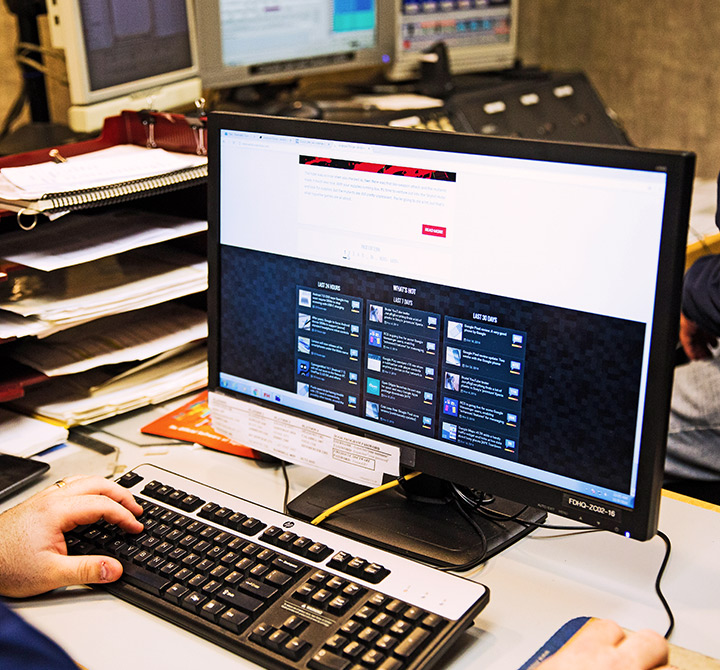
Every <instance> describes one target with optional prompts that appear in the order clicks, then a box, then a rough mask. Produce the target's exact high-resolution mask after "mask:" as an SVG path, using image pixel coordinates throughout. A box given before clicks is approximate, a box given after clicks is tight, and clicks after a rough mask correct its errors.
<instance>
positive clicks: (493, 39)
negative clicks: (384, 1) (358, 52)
mask: <svg viewBox="0 0 720 670" xmlns="http://www.w3.org/2000/svg"><path fill="white" fill-rule="evenodd" d="M394 2H395V50H394V57H393V64H392V68H391V69H390V71H389V73H388V76H389V77H390V78H391V79H412V78H416V77H418V76H419V75H420V73H421V63H422V60H423V58H426V56H425V54H427V53H428V52H430V51H432V50H433V48H434V47H435V45H436V44H438V43H439V42H442V43H443V44H444V45H445V48H446V50H447V58H448V61H449V62H448V67H449V71H450V73H451V74H464V73H470V72H481V71H487V70H503V69H507V68H509V67H512V66H513V65H514V64H515V61H516V59H517V14H518V2H517V0H394Z"/></svg>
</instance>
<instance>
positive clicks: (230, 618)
mask: <svg viewBox="0 0 720 670" xmlns="http://www.w3.org/2000/svg"><path fill="white" fill-rule="evenodd" d="M249 620H250V617H249V616H248V615H247V614H245V613H243V612H239V611H238V610H236V609H235V608H234V607H231V608H230V609H227V610H225V611H224V612H223V613H222V615H221V616H220V619H219V622H220V625H221V626H222V627H223V628H226V629H227V630H229V631H231V632H233V633H239V632H240V628H241V627H242V626H243V625H245V624H246V623H247V622H248V621H249Z"/></svg>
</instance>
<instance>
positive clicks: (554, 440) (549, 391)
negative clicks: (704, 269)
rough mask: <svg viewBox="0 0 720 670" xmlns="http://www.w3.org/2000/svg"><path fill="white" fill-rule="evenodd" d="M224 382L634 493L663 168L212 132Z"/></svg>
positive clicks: (429, 444)
mask: <svg viewBox="0 0 720 670" xmlns="http://www.w3.org/2000/svg"><path fill="white" fill-rule="evenodd" d="M220 163H221V166H222V169H221V171H220V202H219V207H220V209H219V220H220V229H219V241H220V258H219V273H220V276H219V301H220V310H219V314H220V316H219V327H218V330H219V337H220V341H219V382H220V383H219V385H220V387H222V388H225V389H228V390H231V391H233V392H235V393H237V394H240V396H248V397H256V398H261V399H263V400H265V401H269V402H270V403H273V404H276V405H277V406H278V407H280V406H283V407H288V408H292V409H295V410H300V411H302V412H305V413H307V414H309V415H311V416H314V417H319V418H323V419H329V420H331V421H333V422H336V423H338V424H341V425H345V426H349V427H354V428H357V429H361V430H364V431H368V432H370V433H372V434H374V435H375V436H381V437H382V436H384V437H386V438H392V439H394V440H400V441H403V442H405V443H409V444H412V445H417V446H420V447H422V448H425V449H430V450H434V451H436V452H438V453H441V454H448V455H452V456H455V457H459V458H462V459H465V460H467V461H468V462H471V463H477V464H483V465H487V466H490V467H492V468H496V469H500V470H504V471H507V472H509V473H513V474H516V475H520V476H523V477H527V478H529V479H532V480H535V481H538V482H542V483H546V484H550V485H556V486H559V487H562V488H565V489H567V490H569V491H575V492H578V493H581V494H583V495H587V496H591V497H594V498H597V499H599V500H604V501H607V502H609V503H612V504H614V505H621V506H626V507H630V508H631V507H632V506H633V501H634V498H635V482H636V475H637V467H638V459H639V448H640V437H641V436H640V433H641V419H642V415H643V402H644V397H645V393H644V391H645V384H646V377H647V367H648V351H649V344H650V332H651V328H652V318H653V308H654V302H655V289H656V277H657V263H658V252H659V245H660V231H661V229H662V225H661V222H662V217H663V207H664V198H665V185H666V184H665V182H666V176H665V175H664V174H663V173H662V172H653V171H641V170H627V169H617V168H608V167H597V166H587V165H575V164H565V163H552V162H543V161H533V160H526V159H512V158H503V157H494V156H485V155H476V154H464V153H452V152H446V151H431V150H426V149H413V148H403V147H392V146H381V145H373V144H361V143H354V142H347V141H331V140H324V139H317V138H315V139H313V138H307V139H306V138H302V137H289V136H281V135H268V134H259V133H250V132H245V131H233V130H222V131H221V135H220Z"/></svg>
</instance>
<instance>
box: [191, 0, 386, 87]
mask: <svg viewBox="0 0 720 670" xmlns="http://www.w3.org/2000/svg"><path fill="white" fill-rule="evenodd" d="M195 12H196V22H197V35H198V47H199V62H200V74H201V78H202V81H203V84H204V85H205V86H209V87H213V88H231V87H239V86H244V85H249V84H254V83H258V82H268V81H275V80H292V79H295V78H297V77H300V76H305V75H311V74H324V73H328V72H335V71H342V70H348V69H358V68H363V67H369V66H374V67H378V66H382V65H385V64H387V63H388V62H389V60H390V53H391V49H392V24H391V21H392V5H391V3H389V2H388V0H341V1H340V0H301V1H300V2H298V1H296V0H294V1H292V2H288V1H286V0H281V1H274V2H258V1H257V0H196V1H195Z"/></svg>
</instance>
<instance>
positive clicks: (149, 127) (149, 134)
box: [138, 109, 157, 149]
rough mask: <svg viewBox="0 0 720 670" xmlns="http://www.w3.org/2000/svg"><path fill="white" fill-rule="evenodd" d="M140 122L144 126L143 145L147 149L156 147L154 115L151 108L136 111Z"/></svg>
mask: <svg viewBox="0 0 720 670" xmlns="http://www.w3.org/2000/svg"><path fill="white" fill-rule="evenodd" d="M138 116H139V117H140V123H142V125H143V128H145V146H146V147H147V148H148V149H157V142H155V116H154V115H153V110H152V109H141V110H140V111H139V112H138Z"/></svg>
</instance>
